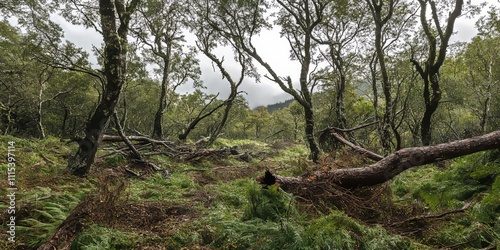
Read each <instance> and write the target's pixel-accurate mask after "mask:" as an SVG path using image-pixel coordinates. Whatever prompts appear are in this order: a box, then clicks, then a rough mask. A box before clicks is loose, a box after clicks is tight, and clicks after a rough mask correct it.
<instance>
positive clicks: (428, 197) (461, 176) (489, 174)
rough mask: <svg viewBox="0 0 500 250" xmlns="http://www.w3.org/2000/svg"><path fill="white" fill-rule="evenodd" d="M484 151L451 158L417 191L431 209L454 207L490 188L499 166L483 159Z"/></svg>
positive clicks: (459, 206) (456, 207) (458, 206)
mask: <svg viewBox="0 0 500 250" xmlns="http://www.w3.org/2000/svg"><path fill="white" fill-rule="evenodd" d="M484 156H485V153H477V154H473V155H468V156H464V157H461V158H458V159H456V160H454V162H453V163H452V165H451V167H450V168H448V169H447V170H446V171H444V172H442V173H440V172H438V173H436V174H435V175H434V177H433V178H432V181H431V182H427V183H425V184H423V185H422V186H421V187H420V188H418V189H417V190H418V191H417V192H418V195H419V196H420V197H422V198H423V199H424V200H425V202H426V203H427V204H429V206H430V207H431V208H432V209H433V210H440V209H458V208H461V207H462V206H463V205H464V202H465V201H467V200H470V199H472V198H474V197H476V195H477V194H479V193H481V192H483V191H487V190H490V189H491V185H492V183H493V181H494V180H495V178H496V176H498V174H499V172H500V170H499V169H500V165H499V164H498V163H494V162H483V158H484Z"/></svg>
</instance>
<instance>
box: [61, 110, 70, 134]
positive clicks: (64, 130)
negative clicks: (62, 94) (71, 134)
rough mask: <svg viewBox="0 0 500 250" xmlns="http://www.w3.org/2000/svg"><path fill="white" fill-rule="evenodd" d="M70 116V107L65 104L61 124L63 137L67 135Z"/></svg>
mask: <svg viewBox="0 0 500 250" xmlns="http://www.w3.org/2000/svg"><path fill="white" fill-rule="evenodd" d="M68 116H69V108H68V107H66V106H65V107H64V115H63V120H62V125H61V137H62V138H65V137H66V123H67V122H68Z"/></svg>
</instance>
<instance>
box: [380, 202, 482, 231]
mask: <svg viewBox="0 0 500 250" xmlns="http://www.w3.org/2000/svg"><path fill="white" fill-rule="evenodd" d="M471 205H472V201H469V202H467V203H466V204H465V205H464V206H463V207H462V208H460V209H456V210H451V211H446V212H444V213H440V214H428V215H420V216H416V217H412V218H409V219H406V220H403V221H399V222H395V223H392V224H390V225H389V226H391V227H393V226H397V225H400V224H405V223H408V222H411V221H417V220H425V219H439V218H442V217H444V216H446V215H449V214H455V213H463V212H465V210H467V208H469V207H470V206H471Z"/></svg>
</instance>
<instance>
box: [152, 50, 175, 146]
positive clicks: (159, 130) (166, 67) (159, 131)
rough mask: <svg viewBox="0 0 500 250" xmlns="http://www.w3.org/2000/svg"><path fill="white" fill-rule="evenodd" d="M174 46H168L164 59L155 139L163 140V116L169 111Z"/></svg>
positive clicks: (154, 128) (154, 131)
mask: <svg viewBox="0 0 500 250" xmlns="http://www.w3.org/2000/svg"><path fill="white" fill-rule="evenodd" d="M171 48H172V45H171V44H168V45H167V51H166V54H164V55H163V56H162V57H163V76H162V80H161V93H160V101H159V106H158V110H157V111H156V114H155V120H154V125H153V138H156V139H161V138H162V137H163V114H164V113H165V110H166V109H167V103H168V99H167V97H168V76H169V73H170V53H171Z"/></svg>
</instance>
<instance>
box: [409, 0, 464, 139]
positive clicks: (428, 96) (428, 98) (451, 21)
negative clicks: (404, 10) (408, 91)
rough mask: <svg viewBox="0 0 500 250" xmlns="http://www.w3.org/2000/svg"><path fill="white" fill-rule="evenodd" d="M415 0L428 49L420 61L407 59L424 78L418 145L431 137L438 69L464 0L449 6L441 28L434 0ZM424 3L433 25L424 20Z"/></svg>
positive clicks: (439, 87)
mask: <svg viewBox="0 0 500 250" xmlns="http://www.w3.org/2000/svg"><path fill="white" fill-rule="evenodd" d="M418 2H419V4H420V24H421V25H422V29H423V31H424V34H425V36H426V38H427V46H428V51H427V56H426V59H425V62H424V63H423V64H422V63H421V62H418V61H417V60H416V59H415V58H411V59H410V61H411V62H412V63H413V65H414V66H415V69H416V70H417V72H418V73H419V74H420V77H421V78H422V80H423V82H424V92H423V98H424V104H425V112H424V115H423V117H422V120H421V125H420V133H421V135H420V136H421V140H422V145H425V146H427V145H430V143H431V140H432V131H431V125H432V120H431V119H432V115H433V114H434V112H435V111H436V110H437V108H438V106H439V101H440V100H441V96H442V92H441V86H440V80H439V78H440V74H439V69H440V68H441V66H442V65H443V63H444V60H445V58H446V50H447V48H448V44H449V42H450V37H451V35H452V34H453V28H454V25H455V21H456V19H457V18H459V17H460V15H461V14H462V7H463V5H464V1H463V0H456V1H454V3H455V6H454V7H453V11H452V12H450V15H449V16H448V19H447V22H446V26H445V27H444V29H443V26H442V24H441V22H442V21H441V20H440V13H441V12H440V11H439V8H438V7H437V6H436V2H434V1H432V0H418ZM428 6H430V8H431V13H430V15H431V20H432V22H433V23H434V27H432V24H431V23H429V21H428V20H427V18H428V15H427V7H428ZM436 35H437V37H436ZM438 44H439V45H438Z"/></svg>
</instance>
